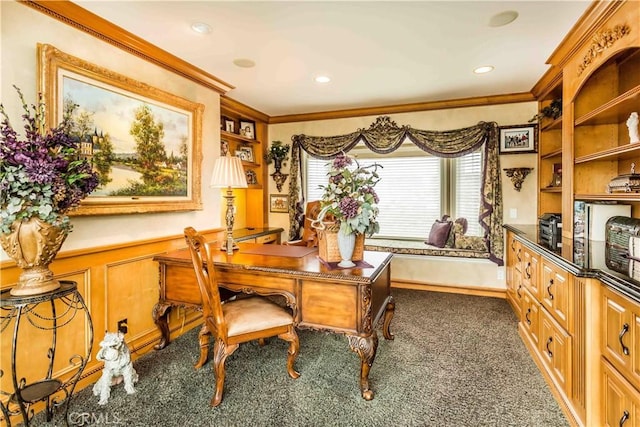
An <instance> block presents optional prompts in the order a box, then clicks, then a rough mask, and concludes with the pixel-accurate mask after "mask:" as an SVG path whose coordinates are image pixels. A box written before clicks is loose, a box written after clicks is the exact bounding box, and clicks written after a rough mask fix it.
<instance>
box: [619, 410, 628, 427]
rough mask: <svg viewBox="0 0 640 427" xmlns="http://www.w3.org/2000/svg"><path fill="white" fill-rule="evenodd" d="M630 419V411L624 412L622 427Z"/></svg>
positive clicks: (621, 419) (621, 421)
mask: <svg viewBox="0 0 640 427" xmlns="http://www.w3.org/2000/svg"><path fill="white" fill-rule="evenodd" d="M628 419H629V411H624V412H623V413H622V418H620V427H622V424H624V423H625V422H627V420H628Z"/></svg>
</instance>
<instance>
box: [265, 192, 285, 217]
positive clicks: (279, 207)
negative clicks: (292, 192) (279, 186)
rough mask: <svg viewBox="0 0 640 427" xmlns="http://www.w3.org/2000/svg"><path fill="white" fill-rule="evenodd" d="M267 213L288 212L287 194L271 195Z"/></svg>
mask: <svg viewBox="0 0 640 427" xmlns="http://www.w3.org/2000/svg"><path fill="white" fill-rule="evenodd" d="M269 211H270V212H274V213H287V212H289V196H288V195H287V194H271V195H270V198H269Z"/></svg>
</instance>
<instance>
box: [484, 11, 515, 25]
mask: <svg viewBox="0 0 640 427" xmlns="http://www.w3.org/2000/svg"><path fill="white" fill-rule="evenodd" d="M517 17H518V12H516V11H515V10H507V11H505V12H501V13H498V14H496V15H493V16H492V17H491V19H489V26H490V27H502V26H504V25H507V24H510V23H512V22H513V21H515V20H516V18H517Z"/></svg>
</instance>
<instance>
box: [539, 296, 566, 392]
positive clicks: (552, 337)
mask: <svg viewBox="0 0 640 427" xmlns="http://www.w3.org/2000/svg"><path fill="white" fill-rule="evenodd" d="M571 349H572V340H571V335H569V334H568V333H567V331H565V330H564V329H563V328H562V327H561V326H560V325H559V324H558V323H557V322H556V321H555V320H554V319H553V317H552V316H551V315H550V314H549V313H548V312H547V311H546V310H545V309H542V310H540V347H539V350H540V355H541V357H542V360H543V362H544V364H545V366H546V368H547V371H548V372H549V373H550V374H551V376H552V377H553V378H554V379H555V381H556V383H557V384H558V385H559V386H560V388H561V389H562V390H563V391H564V393H565V394H566V395H567V396H571V380H572V378H571V366H572V357H571V355H572V351H571Z"/></svg>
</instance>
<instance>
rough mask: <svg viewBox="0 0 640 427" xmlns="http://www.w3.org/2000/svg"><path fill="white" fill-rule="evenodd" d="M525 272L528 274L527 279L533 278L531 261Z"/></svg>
mask: <svg viewBox="0 0 640 427" xmlns="http://www.w3.org/2000/svg"><path fill="white" fill-rule="evenodd" d="M524 272H525V274H526V275H527V279H531V263H530V262H528V263H527V266H526V267H525V269H524Z"/></svg>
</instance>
